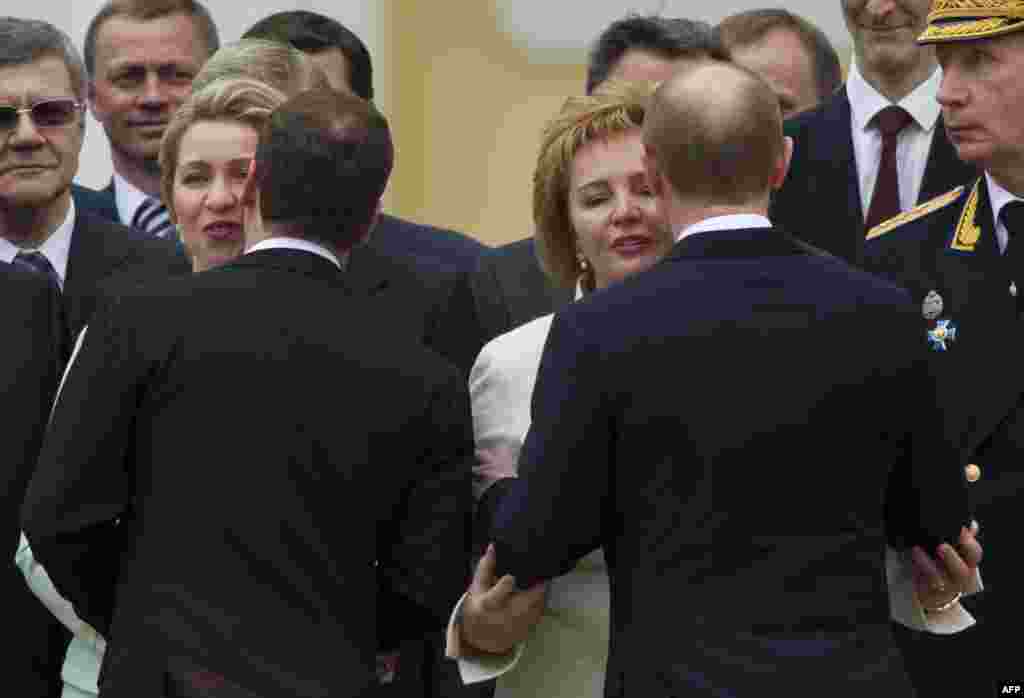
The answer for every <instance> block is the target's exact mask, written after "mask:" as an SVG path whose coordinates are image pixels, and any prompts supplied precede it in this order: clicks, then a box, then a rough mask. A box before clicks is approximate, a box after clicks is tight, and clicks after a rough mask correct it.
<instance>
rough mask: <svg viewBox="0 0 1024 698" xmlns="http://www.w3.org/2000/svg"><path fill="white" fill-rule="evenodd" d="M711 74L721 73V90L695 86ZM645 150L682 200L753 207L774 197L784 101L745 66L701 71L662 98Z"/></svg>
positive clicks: (668, 85) (679, 76)
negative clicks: (703, 74)
mask: <svg viewBox="0 0 1024 698" xmlns="http://www.w3.org/2000/svg"><path fill="white" fill-rule="evenodd" d="M703 71H716V73H718V75H713V77H715V78H717V80H716V81H715V82H714V84H715V85H716V86H721V89H707V86H706V85H704V84H702V83H699V82H698V83H697V84H696V85H690V84H689V83H690V82H691V81H693V80H695V78H694V77H693V76H694V75H696V74H698V73H700V72H703ZM728 73H733V75H731V76H730V75H728ZM719 75H720V77H719ZM705 82H706V81H705ZM644 143H645V144H646V145H648V146H649V147H650V148H651V149H652V150H653V151H654V159H655V161H656V163H657V166H658V169H659V170H660V171H661V173H662V174H663V175H664V176H665V178H666V179H667V180H668V182H669V183H670V184H671V186H672V188H673V189H674V190H675V192H676V193H677V194H679V195H681V196H683V197H686V198H689V199H696V200H698V201H701V202H705V203H707V204H709V205H710V204H717V205H733V206H738V205H746V204H749V203H751V202H752V201H755V200H757V199H758V198H760V197H767V196H768V194H769V192H770V190H771V184H772V177H773V174H774V172H775V167H776V164H777V161H778V158H779V157H781V156H782V154H783V152H784V145H783V134H782V113H781V111H780V110H779V100H778V98H777V97H776V96H775V93H774V92H772V90H771V88H769V87H768V85H767V84H765V83H764V81H762V80H761V78H759V77H758V76H757V75H756V74H755V73H753V72H752V71H750V70H747V69H746V68H743V67H742V66H739V65H736V64H735V63H727V62H725V61H720V60H713V61H706V62H702V63H699V64H695V65H693V66H692V67H690V68H687V69H684V70H682V71H681V72H678V73H676V75H675V76H674V77H673V78H672V79H671V80H667V81H665V82H664V83H662V85H661V86H660V87H659V88H658V90H657V91H656V92H655V93H654V97H653V98H652V99H651V104H650V106H649V107H648V110H647V118H646V119H645V120H644Z"/></svg>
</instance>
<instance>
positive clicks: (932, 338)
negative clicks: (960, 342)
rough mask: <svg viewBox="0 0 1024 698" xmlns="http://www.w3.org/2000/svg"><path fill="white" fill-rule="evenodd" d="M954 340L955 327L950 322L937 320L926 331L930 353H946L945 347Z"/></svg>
mask: <svg viewBox="0 0 1024 698" xmlns="http://www.w3.org/2000/svg"><path fill="white" fill-rule="evenodd" d="M955 339H956V325H954V324H953V321H952V320H939V321H938V322H936V323H935V327H933V328H932V329H930V330H928V344H929V345H930V346H931V348H932V351H946V350H947V349H948V347H947V345H948V344H951V343H952V342H953V341H954V340H955Z"/></svg>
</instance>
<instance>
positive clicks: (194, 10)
mask: <svg viewBox="0 0 1024 698" xmlns="http://www.w3.org/2000/svg"><path fill="white" fill-rule="evenodd" d="M179 13H181V14H186V15H189V16H190V17H192V19H193V21H195V23H196V26H197V27H198V28H199V34H200V35H201V36H202V37H203V43H205V44H206V49H207V53H206V55H207V57H209V56H211V55H213V53H214V52H215V51H216V50H217V49H218V48H220V37H219V36H218V34H217V25H216V24H214V23H213V17H211V16H210V11H209V10H207V9H206V7H205V6H204V5H203V4H202V3H200V2H197V0H110V1H109V2H107V4H106V5H104V6H103V7H101V8H100V11H99V12H97V13H96V16H95V17H93V18H92V21H91V22H89V28H88V29H86V30H85V45H84V48H83V53H84V54H85V67H86V68H87V69H88V71H89V75H91V76H93V77H95V76H96V37H97V35H99V33H100V27H101V26H102V25H103V23H104V22H106V21H107V20H108V19H110V18H111V17H129V18H131V19H134V20H139V21H143V22H145V21H148V20H151V19H159V18H161V17H168V16H170V15H176V14H179Z"/></svg>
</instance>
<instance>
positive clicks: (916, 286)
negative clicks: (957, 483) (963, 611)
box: [865, 0, 1024, 696]
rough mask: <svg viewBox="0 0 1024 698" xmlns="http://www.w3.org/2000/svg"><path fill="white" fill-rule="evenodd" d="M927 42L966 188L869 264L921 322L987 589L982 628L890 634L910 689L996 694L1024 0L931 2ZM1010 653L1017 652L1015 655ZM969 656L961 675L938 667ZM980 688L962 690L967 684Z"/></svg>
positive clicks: (1006, 528)
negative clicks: (968, 168) (968, 175)
mask: <svg viewBox="0 0 1024 698" xmlns="http://www.w3.org/2000/svg"><path fill="white" fill-rule="evenodd" d="M918 42H919V43H922V44H935V46H936V54H937V57H938V60H939V64H940V65H941V66H942V70H943V76H942V85H941V87H940V90H939V94H938V100H939V103H940V104H941V105H942V111H943V118H944V121H945V125H946V129H947V131H948V133H949V137H950V140H951V142H952V143H953V145H954V146H955V147H956V150H957V154H958V156H959V157H960V159H962V160H963V161H964V162H966V163H968V164H971V165H975V166H976V167H977V168H978V169H979V171H982V174H981V176H980V177H978V178H977V179H976V180H975V181H973V182H971V183H969V184H967V185H965V186H962V187H958V188H957V189H954V190H953V191H950V192H948V193H947V194H944V195H942V196H939V197H938V198H936V199H933V200H931V201H929V202H928V203H925V204H922V205H921V206H919V207H917V208H916V209H913V210H911V211H908V212H906V213H903V214H901V215H899V216H897V217H895V218H892V219H890V220H888V221H886V222H884V223H882V224H880V225H878V226H877V227H875V228H873V229H872V230H870V231H868V233H867V241H866V255H865V256H866V265H865V266H866V268H867V269H868V270H869V271H874V272H876V273H881V274H883V275H886V276H888V277H890V278H892V279H894V280H896V281H897V282H899V283H901V284H902V285H903V286H905V287H906V288H907V289H908V290H909V291H910V293H911V295H912V296H913V298H914V299H915V302H916V303H919V304H920V312H921V315H922V316H923V319H924V320H925V321H926V323H927V327H926V328H925V329H924V331H923V332H922V336H921V344H922V348H925V349H926V350H929V351H930V352H931V356H932V359H933V361H932V365H933V370H934V375H935V379H936V381H938V384H939V394H940V395H941V396H944V399H943V404H944V407H945V417H944V423H943V424H940V425H936V429H944V430H945V433H946V435H947V436H949V435H952V436H954V437H955V438H956V439H957V442H958V443H959V444H960V446H961V448H962V451H963V465H964V476H965V478H966V479H967V481H968V482H969V483H970V485H969V488H970V493H971V500H972V507H973V511H974V515H975V517H976V518H977V520H978V521H979V522H980V524H981V534H980V536H979V540H980V541H981V542H982V544H983V545H984V547H985V550H986V558H985V559H986V565H985V570H984V573H983V577H984V586H985V591H984V592H983V593H981V594H979V595H977V596H975V597H973V598H970V599H965V600H964V605H965V606H966V607H967V608H968V609H969V610H970V611H971V613H972V614H973V615H974V617H975V618H976V620H977V621H978V624H977V625H976V626H975V627H974V628H971V629H970V630H968V631H966V632H963V633H961V634H958V635H952V636H937V635H926V634H911V633H909V632H907V631H903V630H900V629H897V636H898V637H899V638H900V639H901V646H902V649H903V651H904V654H905V656H906V658H907V663H908V667H909V668H910V670H911V673H912V676H913V678H914V682H915V684H916V686H917V689H918V694H919V695H922V696H932V695H954V693H953V691H954V690H955V689H954V687H953V685H952V684H951V682H953V683H956V682H963V684H962V686H959V687H960V688H962V691H960V695H965V696H968V695H969V696H989V695H998V691H999V690H1000V688H1001V686H1002V685H1003V683H1004V682H1010V681H1013V680H1018V681H1019V677H1020V676H1022V675H1024V674H1022V673H1021V667H1022V666H1024V662H1022V661H1021V654H1020V649H1019V647H1020V643H1019V640H1020V637H1019V634H1015V632H1014V631H1015V629H1016V626H1017V625H1019V624H1020V622H1021V621H1022V620H1024V594H1022V592H1021V589H1020V585H1019V582H1020V579H1021V578H1020V576H1019V574H1018V573H1017V571H1016V570H1015V567H1016V565H1017V564H1018V562H1019V558H1020V554H1019V551H1020V550H1021V547H1020V538H1019V530H1020V524H1019V510H1020V507H1021V506H1022V505H1024V362H1022V361H1021V359H1022V357H1024V79H1022V77H1021V76H1022V75H1024V0H936V2H935V3H934V4H933V6H932V11H931V13H930V14H929V16H928V26H927V29H926V30H925V32H924V33H923V34H921V36H920V37H919V38H918ZM1014 655H1016V656H1014ZM964 660H966V661H967V662H968V664H970V665H971V668H972V670H971V671H969V672H964V675H960V674H959V673H955V672H947V671H944V670H943V669H942V667H951V666H956V665H955V664H954V662H958V661H959V662H963V661H964ZM979 679H980V680H981V681H982V682H981V683H970V682H973V681H976V680H979Z"/></svg>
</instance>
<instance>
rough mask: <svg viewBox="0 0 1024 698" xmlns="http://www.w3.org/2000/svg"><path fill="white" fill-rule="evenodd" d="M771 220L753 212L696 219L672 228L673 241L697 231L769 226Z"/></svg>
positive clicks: (770, 225)
mask: <svg viewBox="0 0 1024 698" xmlns="http://www.w3.org/2000/svg"><path fill="white" fill-rule="evenodd" d="M771 227H772V222H771V221H770V220H768V219H767V218H766V217H765V216H761V215H758V214H754V213H733V214H729V215H727V216H712V217H711V218H705V219H704V220H702V221H698V222H697V223H694V224H693V225H691V226H688V227H686V228H682V229H681V230H680V229H677V230H673V231H672V232H673V233H674V235H675V241H676V242H679V241H680V240H682V239H683V238H687V237H689V236H691V235H696V234H697V233H708V232H713V231H715V230H741V229H744V228H771Z"/></svg>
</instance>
